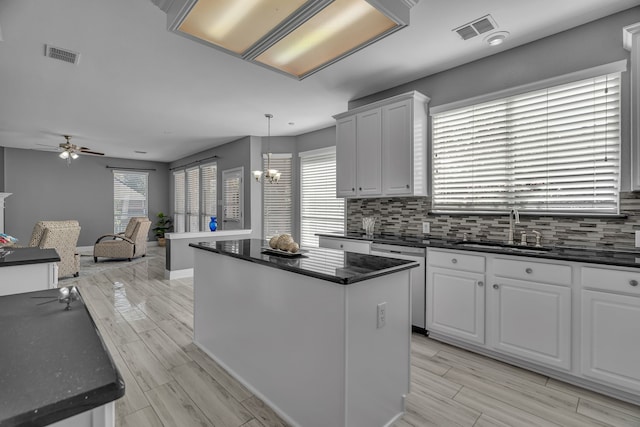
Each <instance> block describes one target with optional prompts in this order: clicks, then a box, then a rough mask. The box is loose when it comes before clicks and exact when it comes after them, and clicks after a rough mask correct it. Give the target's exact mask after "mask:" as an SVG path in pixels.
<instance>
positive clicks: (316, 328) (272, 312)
mask: <svg viewBox="0 0 640 427" xmlns="http://www.w3.org/2000/svg"><path fill="white" fill-rule="evenodd" d="M349 255H351V254H348V253H344V256H345V257H346V256H349ZM367 256H368V255H367ZM373 258H377V257H373ZM194 270H195V275H194V301H195V303H194V304H195V310H194V311H195V313H194V342H195V343H196V345H197V346H199V347H200V348H201V349H202V350H203V351H205V352H206V353H207V354H208V355H209V356H211V357H212V358H213V359H214V360H215V361H216V362H218V363H219V364H220V365H221V366H223V367H224V368H225V369H227V370H228V371H229V373H230V374H231V375H232V376H234V377H235V378H236V379H237V380H238V381H240V382H241V383H242V384H243V385H245V386H246V387H247V388H248V389H249V390H251V391H252V392H253V393H254V394H255V395H256V396H258V397H259V398H261V399H262V400H264V401H265V403H266V404H268V405H269V406H270V407H271V408H272V409H273V410H274V411H275V412H276V413H278V415H280V416H281V417H282V418H283V419H284V420H286V421H287V422H288V423H290V424H291V425H293V426H304V427H316V426H317V427H325V426H336V427H339V426H343V427H347V426H350V427H356V426H367V427H373V426H384V425H390V424H392V423H393V422H394V421H395V420H397V419H398V418H399V417H401V416H402V414H403V413H404V399H405V396H406V395H407V394H408V393H409V383H410V372H409V370H410V368H409V366H410V342H411V326H410V319H411V309H410V303H411V301H410V282H409V270H406V269H405V270H400V271H396V272H393V273H390V274H387V275H381V276H377V277H372V278H369V279H367V280H363V281H359V282H356V283H351V284H347V285H345V284H340V283H333V282H330V281H328V280H322V279H319V278H314V277H309V276H305V275H301V274H296V273H293V272H292V271H286V270H284V269H279V268H271V267H269V266H266V265H261V264H260V263H256V262H250V261H247V260H243V259H237V258H234V257H231V256H226V255H223V254H217V253H210V252H207V251H204V250H196V251H195V269H194ZM379 304H384V305H383V306H382V307H383V313H382V315H383V317H384V318H383V319H379V317H380V313H379V312H380V309H379V308H378V305H379ZM381 320H382V323H384V325H383V326H381V327H378V326H379V324H380V323H381Z"/></svg>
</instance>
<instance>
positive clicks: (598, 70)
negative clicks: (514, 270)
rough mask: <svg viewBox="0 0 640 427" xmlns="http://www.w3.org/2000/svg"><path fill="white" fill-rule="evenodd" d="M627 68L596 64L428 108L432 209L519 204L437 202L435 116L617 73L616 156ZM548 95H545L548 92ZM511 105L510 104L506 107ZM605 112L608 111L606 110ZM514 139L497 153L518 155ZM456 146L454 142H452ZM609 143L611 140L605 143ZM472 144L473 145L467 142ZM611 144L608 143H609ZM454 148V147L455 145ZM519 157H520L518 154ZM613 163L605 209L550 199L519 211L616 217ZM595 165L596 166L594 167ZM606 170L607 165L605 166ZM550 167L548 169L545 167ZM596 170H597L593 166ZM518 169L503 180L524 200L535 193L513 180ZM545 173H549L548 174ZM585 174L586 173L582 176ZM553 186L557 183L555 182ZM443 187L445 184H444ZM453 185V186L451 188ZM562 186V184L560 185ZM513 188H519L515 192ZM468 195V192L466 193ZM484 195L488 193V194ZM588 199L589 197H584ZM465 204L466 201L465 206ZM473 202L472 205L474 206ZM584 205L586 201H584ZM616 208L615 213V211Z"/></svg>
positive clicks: (513, 202)
mask: <svg viewBox="0 0 640 427" xmlns="http://www.w3.org/2000/svg"><path fill="white" fill-rule="evenodd" d="M625 70H626V60H622V61H617V62H614V63H611V64H605V65H602V66H598V67H593V68H590V69H587V70H582V71H578V72H575V73H570V74H566V75H563V76H559V77H554V78H551V79H545V80H542V81H539V82H534V83H531V84H527V85H522V86H518V87H514V88H508V89H505V90H502V91H498V92H493V93H490V94H485V95H481V96H477V97H473V98H469V99H465V100H461V101H456V102H452V103H449V104H445V105H441V106H437V107H433V108H431V111H430V115H431V119H432V120H431V121H432V123H431V131H432V132H431V133H432V135H431V138H432V144H431V150H432V153H431V195H432V210H431V212H433V213H443V214H446V213H454V214H455V213H472V214H496V213H501V212H504V211H505V210H508V209H510V208H519V209H520V208H521V207H520V206H518V200H519V198H518V197H516V196H513V195H511V196H508V197H506V198H505V199H504V200H505V201H506V203H503V204H505V205H506V209H505V207H501V206H499V203H497V202H495V206H494V207H491V204H492V202H485V204H484V205H481V206H479V204H477V203H476V202H475V201H473V200H471V201H470V202H460V203H458V204H455V203H451V204H447V203H446V199H443V201H442V202H441V203H442V204H438V201H437V194H436V192H437V186H436V185H437V183H436V181H437V175H436V171H437V163H438V160H437V159H436V155H437V152H436V144H437V138H438V136H437V135H436V132H437V125H436V123H435V119H436V118H437V116H441V117H442V115H443V114H446V113H455V112H459V111H461V110H464V109H465V108H466V109H469V108H470V107H478V108H482V107H484V106H487V105H490V104H491V103H496V104H498V103H501V102H502V103H505V104H507V105H508V103H509V102H510V101H511V100H512V98H517V97H521V98H522V97H526V96H527V95H530V94H534V93H535V92H543V91H545V90H549V92H552V91H553V89H556V88H557V87H561V86H565V85H570V84H572V83H579V82H582V81H585V80H590V79H597V78H602V77H605V76H607V77H608V76H611V75H616V74H618V76H617V78H618V80H619V86H618V88H619V90H620V94H619V95H616V96H617V97H618V99H617V106H616V107H615V108H617V123H616V125H617V136H616V137H615V143H616V144H617V145H616V146H615V149H616V150H617V152H616V153H617V155H618V156H621V155H622V152H621V150H622V141H621V139H622V129H621V128H622V115H623V112H622V109H621V98H622V96H623V94H622V86H623V84H622V79H621V76H620V73H622V72H624V71H625ZM547 96H548V95H547ZM507 108H510V107H507ZM505 111H506V113H505V114H506V115H505V117H507V118H508V119H507V120H506V121H505V122H504V123H505V124H506V123H508V122H509V120H510V119H511V117H512V116H511V114H512V112H511V110H509V109H507V110H505ZM607 111H608V110H607ZM593 120H594V121H595V119H593ZM510 126H511V124H510V123H509V124H508V125H507V127H506V128H505V129H507V131H508V130H509V129H510ZM474 129H475V128H474ZM473 139H475V136H474V137H472V140H473ZM606 140H607V141H611V137H607V138H606ZM513 141H514V140H510V138H507V137H505V143H504V147H500V148H496V155H506V156H512V155H513V154H514V153H516V154H518V153H519V154H521V153H522V149H521V148H520V150H518V149H515V151H514V148H517V147H516V146H515V145H513ZM452 143H453V144H454V145H455V142H452ZM608 144H610V142H609V143H608ZM470 145H473V144H470ZM605 145H607V142H605ZM609 146H611V145H609ZM478 147H479V149H481V148H482V149H486V148H485V147H483V146H482V145H478ZM454 149H455V148H454ZM521 159H522V157H521ZM614 161H615V162H617V164H616V165H615V168H616V169H615V171H613V172H610V173H609V174H610V175H611V176H613V177H615V179H614V181H613V183H612V184H611V186H610V187H608V188H609V200H610V205H609V206H608V207H607V208H606V209H601V208H599V207H598V206H597V205H596V204H593V203H592V205H591V206H590V207H585V206H582V207H580V208H571V207H569V206H567V205H569V204H570V203H569V202H566V204H565V206H554V203H551V204H549V202H548V201H547V202H538V203H537V205H538V206H535V205H536V203H534V202H531V201H529V202H528V203H529V208H528V209H522V210H521V212H525V213H529V214H535V215H538V214H539V215H580V216H616V215H619V210H620V202H619V196H620V185H621V183H620V177H621V168H622V160H621V159H620V158H619V157H618V158H616V159H615V160H614ZM549 165H550V163H547V166H545V167H547V168H550V167H551V166H549ZM594 168H595V166H594ZM605 169H606V167H605ZM547 170H550V169H547ZM594 170H597V169H594ZM518 172H519V171H518V170H517V169H513V168H512V170H511V171H510V172H509V171H506V169H505V172H504V173H506V175H505V176H508V177H509V179H507V180H506V181H505V183H508V184H505V185H506V187H505V188H506V189H508V191H507V193H508V192H514V194H515V193H517V194H518V196H522V195H525V200H526V198H532V197H533V196H534V195H535V194H536V193H535V192H531V193H523V192H522V188H524V186H523V185H522V184H521V182H522V181H513V177H514V176H516V175H518ZM547 176H548V175H547ZM585 176H586V175H585ZM475 179H476V178H473V180H475ZM496 182H497V181H496ZM545 185H546V186H547V191H548V187H549V185H550V184H549V182H547V183H546V184H545ZM556 185H558V184H557V183H556ZM444 188H446V187H444ZM451 188H453V187H451ZM563 188H564V187H563ZM594 188H595V184H594ZM515 190H519V192H518V191H515ZM612 191H613V192H614V193H615V198H612V197H611V195H612V194H613V193H611V192H612ZM469 194H471V193H469ZM487 194H490V192H489V193H487ZM587 200H588V199H587ZM465 203H468V204H467V205H466V206H465ZM474 203H475V206H474ZM613 203H615V209H613V206H612V205H613ZM585 204H586V203H585ZM614 210H615V212H614Z"/></svg>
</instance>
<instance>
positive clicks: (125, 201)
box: [113, 170, 149, 233]
mask: <svg viewBox="0 0 640 427" xmlns="http://www.w3.org/2000/svg"><path fill="white" fill-rule="evenodd" d="M148 194H149V174H148V173H147V172H128V171H127V172H124V171H116V170H114V171H113V231H114V233H122V232H123V231H124V230H125V229H126V228H127V224H128V223H129V219H130V218H132V217H136V216H144V217H148V216H149V211H148V205H147V196H148Z"/></svg>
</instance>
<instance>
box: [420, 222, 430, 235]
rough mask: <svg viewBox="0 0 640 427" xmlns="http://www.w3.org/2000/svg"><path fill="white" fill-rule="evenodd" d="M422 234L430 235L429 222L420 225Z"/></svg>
mask: <svg viewBox="0 0 640 427" xmlns="http://www.w3.org/2000/svg"><path fill="white" fill-rule="evenodd" d="M422 232H423V233H425V234H427V233H431V223H430V222H423V223H422Z"/></svg>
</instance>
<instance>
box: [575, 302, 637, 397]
mask: <svg viewBox="0 0 640 427" xmlns="http://www.w3.org/2000/svg"><path fill="white" fill-rule="evenodd" d="M581 325H582V345H581V350H582V351H581V354H582V369H581V373H582V374H583V375H585V376H586V377H590V378H594V379H597V380H600V381H604V382H605V383H608V384H611V385H614V386H619V387H623V388H626V389H628V390H631V391H633V392H636V393H637V392H640V365H639V363H640V297H635V296H629V295H620V294H614V293H609V292H599V291H591V290H583V291H582V321H581Z"/></svg>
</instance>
